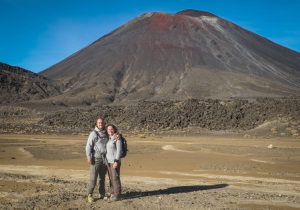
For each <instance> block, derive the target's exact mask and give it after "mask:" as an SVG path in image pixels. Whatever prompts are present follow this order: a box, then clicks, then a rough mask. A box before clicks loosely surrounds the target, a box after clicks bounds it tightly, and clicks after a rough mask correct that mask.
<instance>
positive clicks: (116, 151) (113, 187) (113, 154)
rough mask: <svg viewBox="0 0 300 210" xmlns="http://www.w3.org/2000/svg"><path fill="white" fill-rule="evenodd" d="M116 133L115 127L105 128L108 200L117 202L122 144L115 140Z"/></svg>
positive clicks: (119, 194) (119, 190)
mask: <svg viewBox="0 0 300 210" xmlns="http://www.w3.org/2000/svg"><path fill="white" fill-rule="evenodd" d="M117 132H118V130H117V128H116V126H114V125H113V124H109V125H108V126H107V133H108V136H109V140H108V142H107V144H106V148H107V154H106V158H107V169H108V175H109V180H110V194H111V196H110V200H111V201H118V200H120V196H121V180H120V167H121V155H122V142H121V141H120V140H117V139H116V133H117Z"/></svg>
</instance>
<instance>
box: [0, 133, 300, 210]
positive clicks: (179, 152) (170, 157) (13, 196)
mask: <svg viewBox="0 0 300 210" xmlns="http://www.w3.org/2000/svg"><path fill="white" fill-rule="evenodd" d="M86 140H87V136H71V135H69V136H68V135H9V134H7V135H4V134H1V135H0V208H1V209H292V210H293V209H300V194H299V193H300V167H299V166H300V140H299V139H295V138H271V139H266V138H260V137H255V138H243V137H242V136H241V135H240V136H235V135H226V134H224V135H217V136H214V135H209V136H208V135H207V136H205V135H202V136H201V135H199V136H187V137H184V136H182V137H174V136H173V137H172V136H163V137H146V138H138V137H128V138H127V141H128V147H129V152H128V155H127V157H125V158H123V159H122V166H121V180H122V193H123V197H122V201H118V202H109V201H105V200H97V199H95V202H93V203H88V202H87V198H86V186H87V183H88V179H89V165H88V164H87V163H86V157H85V144H86ZM270 144H273V146H274V147H273V148H272V149H269V148H268V146H269V145H270ZM106 185H107V186H106V189H107V190H106V192H107V195H109V190H108V177H107V179H106ZM96 196H97V192H96V189H95V190H94V198H96Z"/></svg>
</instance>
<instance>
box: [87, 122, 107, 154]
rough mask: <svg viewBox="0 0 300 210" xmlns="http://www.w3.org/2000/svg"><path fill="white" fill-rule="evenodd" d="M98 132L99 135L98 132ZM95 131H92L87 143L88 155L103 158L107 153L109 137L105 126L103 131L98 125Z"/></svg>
mask: <svg viewBox="0 0 300 210" xmlns="http://www.w3.org/2000/svg"><path fill="white" fill-rule="evenodd" d="M95 131H97V132H98V134H99V136H98V135H97V134H96V132H95ZM95 131H93V132H91V133H90V135H89V138H88V140H87V143H86V147H85V150H86V157H87V158H88V159H90V158H94V157H95V158H102V157H103V155H104V154H106V153H107V152H106V144H107V142H108V137H107V135H106V131H105V128H104V129H103V130H102V131H101V130H100V129H99V128H98V127H97V126H96V127H95Z"/></svg>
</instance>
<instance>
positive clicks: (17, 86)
mask: <svg viewBox="0 0 300 210" xmlns="http://www.w3.org/2000/svg"><path fill="white" fill-rule="evenodd" d="M0 93H1V94H0V104H6V103H13V102H21V101H29V100H36V99H43V98H48V97H50V96H54V95H58V94H59V90H58V89H57V87H55V85H54V84H52V82H51V81H50V80H48V79H46V78H45V77H43V76H41V75H38V74H35V73H33V72H31V71H28V70H26V69H23V68H20V67H17V66H10V65H8V64H5V63H1V62H0Z"/></svg>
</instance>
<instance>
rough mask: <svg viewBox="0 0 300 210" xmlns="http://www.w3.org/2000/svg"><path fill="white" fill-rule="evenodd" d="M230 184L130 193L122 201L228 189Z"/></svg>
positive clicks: (124, 195) (123, 196)
mask: <svg viewBox="0 0 300 210" xmlns="http://www.w3.org/2000/svg"><path fill="white" fill-rule="evenodd" d="M228 186H229V185H228V184H217V185H205V186H201V185H200V186H180V187H170V188H167V189H163V190H153V191H148V192H130V193H126V194H123V195H122V199H123V200H126V199H132V198H139V197H146V196H155V195H164V194H168V195H170V194H177V193H189V192H194V191H202V190H212V189H219V188H224V187H228Z"/></svg>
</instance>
